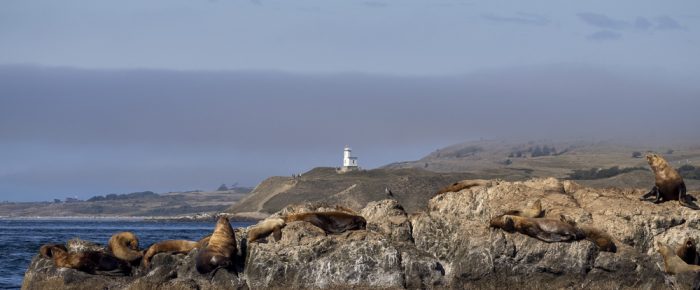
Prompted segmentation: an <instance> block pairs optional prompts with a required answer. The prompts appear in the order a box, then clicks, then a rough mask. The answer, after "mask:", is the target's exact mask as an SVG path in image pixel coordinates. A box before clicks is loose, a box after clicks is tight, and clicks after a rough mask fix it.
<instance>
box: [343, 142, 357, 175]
mask: <svg viewBox="0 0 700 290" xmlns="http://www.w3.org/2000/svg"><path fill="white" fill-rule="evenodd" d="M358 169H360V167H359V166H358V165H357V157H353V156H352V149H350V146H347V145H346V146H345V149H344V150H343V167H341V169H340V171H341V172H347V171H353V170H358Z"/></svg>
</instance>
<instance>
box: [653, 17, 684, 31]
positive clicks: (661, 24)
mask: <svg viewBox="0 0 700 290" xmlns="http://www.w3.org/2000/svg"><path fill="white" fill-rule="evenodd" d="M655 28H656V29H660V30H680V29H683V26H681V25H680V24H679V23H678V22H677V21H676V20H675V19H673V18H671V17H669V16H660V17H657V18H656V27H655Z"/></svg>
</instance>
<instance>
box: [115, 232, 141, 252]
mask: <svg viewBox="0 0 700 290" xmlns="http://www.w3.org/2000/svg"><path fill="white" fill-rule="evenodd" d="M112 241H114V242H112ZM113 243H116V244H118V245H121V246H123V247H126V248H129V249H132V250H138V249H139V238H137V237H136V235H135V234H134V233H132V232H121V233H116V234H114V235H113V236H112V238H111V239H110V243H109V247H110V248H112V247H114V246H116V245H113Z"/></svg>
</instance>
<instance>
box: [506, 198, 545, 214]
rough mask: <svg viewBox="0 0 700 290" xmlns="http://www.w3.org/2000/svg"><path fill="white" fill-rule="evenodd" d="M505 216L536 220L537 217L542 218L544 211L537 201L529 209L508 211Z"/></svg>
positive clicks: (540, 203)
mask: <svg viewBox="0 0 700 290" xmlns="http://www.w3.org/2000/svg"><path fill="white" fill-rule="evenodd" d="M505 214H506V215H517V216H522V217H529V218H538V217H542V216H543V215H544V211H543V210H542V202H541V201H540V200H539V199H538V200H536V201H535V202H533V203H532V206H530V207H527V208H523V209H516V210H509V211H507V212H506V213H505Z"/></svg>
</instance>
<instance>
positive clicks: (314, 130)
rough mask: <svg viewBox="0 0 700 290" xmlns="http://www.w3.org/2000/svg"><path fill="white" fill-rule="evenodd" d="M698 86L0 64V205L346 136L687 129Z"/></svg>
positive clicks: (495, 74) (130, 185)
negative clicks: (101, 68) (104, 68)
mask: <svg viewBox="0 0 700 290" xmlns="http://www.w3.org/2000/svg"><path fill="white" fill-rule="evenodd" d="M697 92H698V90H697V88H695V87H693V88H687V87H683V86H678V85H668V84H664V83H662V82H658V81H655V80H654V78H632V77H622V76H621V75H619V74H616V73H611V72H608V71H605V70H598V69H590V68H585V67H575V66H574V67H571V66H555V67H542V68H530V69H528V68H521V69H511V70H498V71H484V72H481V73H475V74H469V75H463V76H452V77H391V76H375V75H362V74H329V75H308V74H288V73H276V72H263V71H259V72H254V71H250V72H215V71H202V72H178V71H158V70H122V71H119V70H117V71H110V70H96V71H93V70H78V69H70V68H42V67H25V66H0V159H1V160H3V166H2V167H0V200H2V199H47V198H51V197H54V196H58V197H62V196H65V195H72V194H77V195H82V196H86V195H87V196H89V195H91V194H104V193H108V192H124V191H131V190H146V189H150V190H156V191H165V190H180V189H192V188H204V189H209V188H211V187H214V186H216V185H218V184H220V183H221V182H227V183H231V182H233V181H239V182H241V183H243V184H247V185H255V184H256V183H257V182H258V181H260V180H261V179H263V178H265V177H266V176H269V175H273V174H283V175H287V174H291V173H298V172H301V171H304V170H307V169H309V168H311V167H314V166H322V165H325V166H336V165H338V163H339V162H340V160H339V159H340V150H341V148H342V146H343V145H345V144H349V145H352V146H353V147H354V148H355V150H356V152H357V153H358V155H359V156H360V163H361V165H363V166H366V167H374V166H380V165H383V164H386V163H389V162H393V161H398V160H408V159H415V158H419V157H421V156H422V155H424V154H427V153H428V152H430V151H432V150H434V149H436V148H438V147H441V146H445V145H448V144H451V143H456V142H460V141H464V140H468V139H474V138H480V137H487V138H500V137H507V138H527V139H538V138H588V137H596V138H608V137H620V136H627V137H636V138H646V139H647V140H651V139H653V138H668V137H669V136H671V137H673V138H676V137H680V136H686V137H687V135H688V132H695V131H696V130H697V124H699V123H700V117H698V115H697V114H696V113H695V110H696V108H697V107H698V106H699V105H700V99H698V98H697ZM669 104H673V106H671V105H669ZM659 116H663V117H659ZM18 194H20V195H18Z"/></svg>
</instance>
